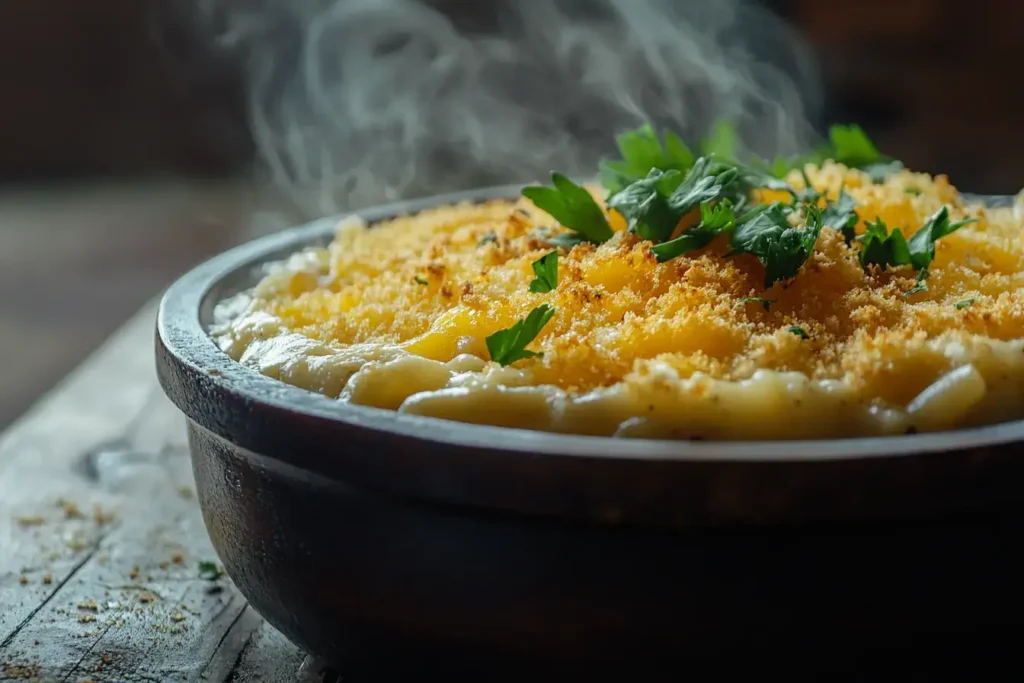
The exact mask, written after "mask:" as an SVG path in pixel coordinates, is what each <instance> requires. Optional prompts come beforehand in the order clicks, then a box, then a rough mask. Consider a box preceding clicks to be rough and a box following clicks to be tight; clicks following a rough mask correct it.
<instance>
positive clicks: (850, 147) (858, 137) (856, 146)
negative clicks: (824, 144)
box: [828, 124, 890, 168]
mask: <svg viewBox="0 0 1024 683" xmlns="http://www.w3.org/2000/svg"><path fill="white" fill-rule="evenodd" d="M828 139H829V143H831V149H830V150H829V152H828V156H829V157H830V158H831V159H832V160H833V161H836V162H838V163H840V164H843V165H844V166H848V167H850V168H860V167H862V166H868V165H870V164H878V163H884V162H888V161H890V159H888V158H887V157H885V156H884V155H883V154H882V153H881V152H879V151H878V148H877V147H875V143H873V142H871V138H869V137H868V136H867V133H865V132H864V131H863V130H862V129H861V127H860V126H856V125H848V126H844V125H842V124H836V125H833V126H832V127H831V128H829V131H828Z"/></svg>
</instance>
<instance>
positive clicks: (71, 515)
mask: <svg viewBox="0 0 1024 683" xmlns="http://www.w3.org/2000/svg"><path fill="white" fill-rule="evenodd" d="M57 506H58V507H60V508H62V509H63V510H64V517H66V518H67V519H79V518H81V517H82V516H83V515H82V511H81V510H79V509H78V504H77V503H75V501H73V500H68V499H66V498H58V499H57Z"/></svg>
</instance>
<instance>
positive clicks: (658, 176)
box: [608, 168, 713, 242]
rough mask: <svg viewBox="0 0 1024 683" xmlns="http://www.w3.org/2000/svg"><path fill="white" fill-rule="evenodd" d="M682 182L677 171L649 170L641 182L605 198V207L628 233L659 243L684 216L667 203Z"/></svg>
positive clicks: (667, 236) (670, 233) (681, 176)
mask: <svg viewBox="0 0 1024 683" xmlns="http://www.w3.org/2000/svg"><path fill="white" fill-rule="evenodd" d="M691 175H692V172H691ZM682 182H683V175H682V174H681V173H680V172H679V171H676V170H671V171H660V170H658V169H656V168H655V169H651V172H650V173H648V174H647V177H646V178H644V179H643V180H638V181H636V182H634V183H631V184H629V185H628V186H626V187H624V188H623V189H622V190H621V191H619V192H616V193H615V194H613V195H611V196H610V197H608V206H609V207H610V208H613V209H615V210H616V211H618V212H619V213H621V214H622V216H623V218H625V219H626V220H627V221H628V223H629V230H630V232H635V233H636V234H638V235H640V236H641V237H643V238H644V239H646V240H651V241H659V242H660V241H663V240H666V239H668V238H669V237H671V235H672V232H673V231H674V230H675V229H676V226H677V225H678V224H679V221H680V219H681V218H682V217H683V214H682V213H681V212H680V211H678V210H677V209H675V208H674V207H672V206H671V205H670V204H669V200H670V199H671V197H672V196H673V193H674V192H675V191H676V190H677V189H678V188H679V186H680V185H681V184H682ZM712 182H713V181H712Z"/></svg>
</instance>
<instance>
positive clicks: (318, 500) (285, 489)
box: [156, 187, 1024, 680]
mask: <svg viewBox="0 0 1024 683" xmlns="http://www.w3.org/2000/svg"><path fill="white" fill-rule="evenodd" d="M518 192H519V187H504V188H496V189H485V190H479V191H474V192H469V193H460V194H454V195H446V196H441V197H434V198H430V199H425V200H418V201H413V202H406V203H399V204H394V205H390V206H385V207H381V208H376V209H372V210H367V211H361V212H359V215H360V216H361V217H362V218H363V219H365V220H366V221H368V222H371V223H372V222H375V221H380V220H384V219H388V218H391V217H394V216H397V215H401V214H407V213H414V212H416V211H419V210H422V209H425V208H428V207H432V206H436V205H440V204H448V203H453V202H457V201H483V200H486V199H492V198H498V197H513V196H516V195H517V194H518ZM338 220H339V218H330V219H325V220H321V221H317V222H315V223H312V224H310V225H307V226H303V227H299V228H295V229H292V230H288V231H285V232H282V233H278V234H273V235H270V236H267V237H264V238H262V239H259V240H256V241H254V242H251V243H249V244H246V245H243V246H240V247H237V248H235V249H232V250H230V251H227V252H225V253H223V254H221V255H219V256H217V257H215V258H213V259H211V260H210V261H208V262H206V263H204V264H202V265H200V266H198V267H197V268H195V269H194V270H193V271H191V272H190V273H188V274H186V275H185V276H184V277H182V278H181V279H180V280H178V281H177V282H176V283H175V284H174V285H172V286H171V287H170V288H169V289H168V291H167V292H166V294H165V296H164V298H163V301H162V302H161V305H160V310H159V317H158V321H157V339H156V356H157V370H158V375H159V379H160V384H161V385H162V387H163V389H164V391H165V392H166V393H167V395H168V396H169V397H170V399H171V400H172V401H173V402H174V403H175V404H176V405H177V406H178V407H179V408H180V409H181V411H182V412H183V413H184V414H185V416H186V417H187V429H188V437H189V444H190V448H191V455H192V463H193V471H194V474H195V479H196V487H197V492H198V498H199V503H200V505H201V507H202V512H203V517H204V520H205V522H206V525H207V528H208V530H209V534H210V538H211V540H212V542H213V545H214V547H215V549H216V551H217V553H218V555H219V557H220V559H221V561H222V562H223V564H224V567H225V569H226V571H227V573H228V574H229V575H230V577H231V578H232V579H233V580H234V582H235V583H236V584H237V586H238V588H239V590H240V591H241V592H242V593H243V594H244V595H245V597H246V598H247V599H248V600H249V601H250V602H251V604H252V605H253V607H254V608H255V609H256V610H257V611H259V612H260V614H262V615H263V616H264V617H265V618H266V619H267V620H268V621H269V622H270V623H271V624H272V625H273V626H275V627H276V628H278V629H279V630H280V631H282V632H283V633H284V634H285V635H286V636H287V637H288V638H290V639H291V640H292V641H294V642H295V643H296V644H298V645H299V646H301V647H302V648H304V649H305V650H307V651H309V652H311V653H313V654H315V655H317V656H319V657H320V658H322V659H323V660H325V661H327V662H330V663H333V664H336V665H337V666H339V667H340V668H341V670H342V671H344V672H346V675H349V676H350V677H352V678H353V679H354V680H359V679H360V677H361V676H362V677H367V678H369V679H370V680H407V679H409V677H410V676H412V677H416V678H421V677H422V675H423V673H424V672H431V674H436V675H445V676H448V677H450V678H459V677H464V678H467V679H468V678H474V679H475V680H481V678H484V679H486V680H496V679H498V678H501V677H509V678H510V679H511V678H512V677H519V676H523V675H529V676H530V677H531V678H532V679H534V680H537V679H547V678H551V679H554V678H556V677H557V678H560V679H561V680H565V677H566V676H569V677H578V676H583V675H588V676H591V677H594V676H597V677H602V678H603V677H605V676H613V675H623V672H633V673H635V672H636V670H637V667H638V666H644V667H645V668H646V667H648V666H650V667H651V670H652V671H653V670H654V665H655V664H656V665H657V667H659V669H658V670H659V671H662V672H665V673H666V675H669V674H670V672H675V674H678V673H680V672H692V671H693V668H694V667H695V666H697V665H698V663H703V664H707V665H708V666H714V667H715V668H716V670H718V671H722V670H723V667H733V666H739V667H743V666H746V665H751V664H752V663H753V662H757V666H758V667H763V666H764V665H765V662H766V661H768V660H767V659H765V658H768V657H770V658H772V661H778V662H781V663H782V664H780V666H782V665H785V666H787V667H789V668H788V669H787V670H788V671H789V672H790V673H791V674H792V673H794V672H795V671H796V669H794V668H792V667H793V666H795V665H796V664H800V665H801V666H805V667H811V668H813V666H817V665H816V664H814V662H823V661H835V660H834V659H831V660H829V657H836V656H847V657H848V656H851V655H850V653H851V652H854V651H856V652H861V653H863V652H869V651H873V649H874V648H880V647H886V646H887V645H889V644H892V643H903V644H904V645H905V644H906V640H907V638H908V637H909V635H910V634H912V635H914V637H915V638H918V639H921V638H924V639H926V640H927V639H928V638H942V637H948V636H949V634H954V633H958V632H960V631H962V630H963V629H974V630H978V629H983V628H986V627H988V626H994V627H1002V626H1005V625H1007V624H1013V625H1016V624H1019V623H1021V621H1022V619H1021V617H1020V616H1019V615H1020V614H1024V610H1022V609H1021V608H1022V607H1024V600H1022V598H1024V594H1022V591H1021V589H1020V588H1019V587H1018V584H1019V583H1020V582H1019V581H1018V580H1017V577H1018V576H1019V575H1020V572H1021V570H1022V569H1024V564H1022V562H1021V561H1020V560H1018V559H1016V558H1017V555H1018V554H1017V553H1016V552H1013V545H1015V543H1016V538H1015V534H1017V533H1018V531H1019V529H1020V527H1019V522H1018V519H1019V517H1020V510H1021V507H1022V506H1021V503H1020V499H1021V495H1020V492H1019V489H1020V483H1021V482H1022V481H1024V480H1022V474H1024V455H1022V453H1021V444H1022V442H1024V422H1013V423H1006V424H998V425H993V426H988V427H984V428H979V429H972V430H964V431H956V432H949V433H938V434H925V435H907V436H899V437H886V438H868V439H838V440H831V441H788V442H787V441H780V442H763V443H750V442H676V441H654V440H637V439H613V438H600V437H586V436H572V435H561V434H548V433H541V432H531V431H524V430H513V429H506V428H499V427H489V426H481V425H472V424H463V423H456V422H450V421H444V420H439V419H435V418H425V417H419V416H413V415H405V414H399V413H396V412H393V411H387V410H381V409H376V408H370V407H364V406H356V405H349V404H345V403H341V402H338V401H336V400H332V399H329V398H327V397H325V396H322V395H319V394H314V393H310V392H307V391H305V390H302V389H299V388H296V387H292V386H289V385H286V384H284V383H281V382H278V381H277V380H274V379H271V378H268V377H265V376H262V375H260V374H258V373H257V372H255V371H253V370H250V369H248V368H246V367H244V366H242V365H241V364H238V363H236V362H235V361H233V360H231V359H230V358H229V357H228V356H227V355H226V354H224V353H223V352H221V351H220V350H219V348H218V347H217V346H216V344H215V343H214V342H213V341H212V339H211V338H210V337H209V335H208V333H207V329H208V325H209V324H210V323H211V321H212V316H213V308H214V305H215V304H216V303H217V302H218V301H220V300H222V299H224V298H226V297H228V296H230V295H232V294H234V293H237V292H239V291H242V290H245V289H247V288H249V287H251V286H252V285H254V284H255V283H256V282H257V281H258V279H259V278H260V276H261V273H262V271H261V266H262V265H263V264H265V263H267V262H268V261H273V260H277V259H280V258H283V257H286V256H287V255H288V254H290V253H292V252H293V251H295V250H297V249H300V248H302V247H305V246H309V245H314V244H316V245H325V244H326V243H327V242H329V241H330V239H331V237H332V236H333V232H334V227H335V225H336V224H337V222H338ZM922 642H924V641H922ZM755 653H756V654H755ZM812 655H813V656H812ZM858 656H859V655H858ZM499 674H500V675H499ZM675 674H672V675H675Z"/></svg>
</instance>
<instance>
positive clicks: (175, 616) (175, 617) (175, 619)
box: [171, 610, 185, 622]
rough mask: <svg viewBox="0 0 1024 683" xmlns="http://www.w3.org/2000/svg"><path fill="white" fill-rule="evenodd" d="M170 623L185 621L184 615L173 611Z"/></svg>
mask: <svg viewBox="0 0 1024 683" xmlns="http://www.w3.org/2000/svg"><path fill="white" fill-rule="evenodd" d="M171 621H173V622H179V621H185V615H184V614H182V613H181V612H179V611H178V610H174V611H173V612H171Z"/></svg>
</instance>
